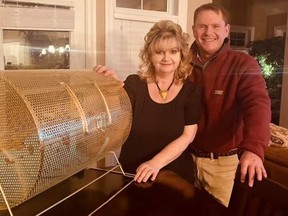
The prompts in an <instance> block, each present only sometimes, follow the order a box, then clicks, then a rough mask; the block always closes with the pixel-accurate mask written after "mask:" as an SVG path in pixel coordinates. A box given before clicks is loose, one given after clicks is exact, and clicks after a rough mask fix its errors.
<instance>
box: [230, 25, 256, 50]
mask: <svg viewBox="0 0 288 216" xmlns="http://www.w3.org/2000/svg"><path fill="white" fill-rule="evenodd" d="M253 40H254V27H250V26H235V25H231V30H230V44H231V47H232V48H233V49H237V50H243V51H244V50H245V49H246V48H247V45H248V43H249V42H250V41H253Z"/></svg>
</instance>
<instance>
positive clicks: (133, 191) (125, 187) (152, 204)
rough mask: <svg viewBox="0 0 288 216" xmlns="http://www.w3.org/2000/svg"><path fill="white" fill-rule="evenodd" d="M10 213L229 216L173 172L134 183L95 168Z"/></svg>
mask: <svg viewBox="0 0 288 216" xmlns="http://www.w3.org/2000/svg"><path fill="white" fill-rule="evenodd" d="M102 175H104V176H103V177H101V176H102ZM100 177H101V178H100ZM87 185H88V186H87ZM81 188H82V189H81ZM77 191H78V192H77ZM76 192H77V193H76ZM60 200H62V202H61V203H59V204H58V203H57V202H59V201H60ZM106 202H107V203H106ZM105 203H106V204H105ZM101 206H102V207H101ZM12 213H13V215H14V216H18V215H19V216H30V215H44V216H52V215H53V216H58V215H59V216H60V215H61V216H63V215H65V216H66V215H71V216H72V215H73V216H74V215H75V216H82V215H83V216H87V215H93V216H114V215H115V216H134V215H135V216H156V215H157V216H162V215H163V216H164V215H165V216H185V215H197V216H198V215H205V216H209V215H213V216H215V215H221V216H223V215H230V214H229V212H228V209H227V208H225V207H224V206H222V205H221V204H219V203H218V202H217V201H215V200H214V199H213V198H211V197H210V196H209V195H208V194H207V193H205V192H203V191H199V190H197V189H195V188H194V187H193V185H192V184H190V183H188V182H186V181H185V180H184V179H182V178H181V177H179V176H178V175H176V174H175V173H173V172H169V171H161V172H160V173H159V175H158V177H157V181H155V182H153V183H152V182H149V183H145V184H144V183H142V184H138V183H135V182H133V179H132V178H131V177H126V176H123V174H122V173H119V172H110V173H107V172H106V171H103V170H98V169H85V170H83V171H81V172H79V173H77V174H75V175H74V176H72V177H70V178H68V179H66V180H65V181H63V182H61V183H59V184H57V185H56V186H54V187H52V188H49V189H48V190H46V191H44V192H42V193H41V194H39V195H37V196H35V197H33V198H31V199H29V200H28V201H26V202H24V203H22V204H21V205H19V206H16V207H14V208H12ZM8 215H10V214H9V212H8V211H0V216H8Z"/></svg>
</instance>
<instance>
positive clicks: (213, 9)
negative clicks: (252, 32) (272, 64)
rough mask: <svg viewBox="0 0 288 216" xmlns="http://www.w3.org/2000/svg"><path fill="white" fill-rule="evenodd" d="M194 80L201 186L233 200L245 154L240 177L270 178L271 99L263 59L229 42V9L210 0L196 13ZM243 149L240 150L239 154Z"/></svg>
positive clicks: (221, 198)
mask: <svg viewBox="0 0 288 216" xmlns="http://www.w3.org/2000/svg"><path fill="white" fill-rule="evenodd" d="M192 29H193V35H194V37H195V42H194V43H193V44H192V46H191V51H192V53H193V60H192V64H193V66H194V67H193V75H194V76H191V80H192V81H195V82H197V83H198V84H200V85H201V86H202V89H203V98H202V100H203V104H202V115H201V120H200V123H199V129H198V132H197V135H196V138H195V141H194V142H193V143H192V145H190V150H191V152H192V155H193V159H194V161H195V164H196V166H197V178H196V179H197V181H196V186H198V187H200V188H205V190H207V191H208V192H209V193H211V194H212V195H213V196H214V197H215V198H217V199H218V200H219V201H220V202H222V203H223V204H224V205H225V206H228V204H229V200H230V195H231V192H232V188H233V183H234V176H235V171H236V169H237V166H238V164H239V161H238V155H239V156H240V166H241V168H240V170H241V181H242V182H244V181H245V179H246V176H247V178H248V184H249V186H251V187H252V186H253V183H254V178H255V177H256V178H257V179H258V180H259V181H260V180H262V178H263V177H264V178H266V177H267V174H266V170H265V168H264V166H263V160H264V150H265V149H266V147H267V146H268V142H269V137H270V130H269V123H270V118H271V111H270V99H269V96H268V93H267V90H266V84H265V81H264V79H263V77H262V75H261V71H260V68H259V65H258V63H257V62H256V61H255V60H254V59H253V58H252V57H251V56H249V55H247V54H244V53H241V52H238V51H233V50H232V49H231V48H230V45H229V39H228V36H229V30H230V25H229V24H228V23H227V12H226V11H225V10H224V9H223V8H222V7H221V6H219V5H216V4H213V3H208V4H204V5H202V6H200V7H199V8H197V9H196V10H195V13H194V25H193V27H192ZM239 153H240V154H239Z"/></svg>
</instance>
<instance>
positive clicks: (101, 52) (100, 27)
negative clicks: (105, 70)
mask: <svg viewBox="0 0 288 216" xmlns="http://www.w3.org/2000/svg"><path fill="white" fill-rule="evenodd" d="M96 8H97V11H96V13H97V20H96V36H97V41H96V43H97V53H96V56H97V64H101V65H105V34H104V33H105V0H97V3H96Z"/></svg>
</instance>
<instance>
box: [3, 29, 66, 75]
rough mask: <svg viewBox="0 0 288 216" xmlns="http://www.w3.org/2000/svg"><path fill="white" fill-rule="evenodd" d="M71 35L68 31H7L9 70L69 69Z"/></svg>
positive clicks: (5, 38) (6, 49)
mask: <svg viewBox="0 0 288 216" xmlns="http://www.w3.org/2000/svg"><path fill="white" fill-rule="evenodd" d="M69 38H70V33H69V32H65V31H38V30H4V31H3V51H4V67H5V70H17V69H69V67H70V62H69V55H70V47H69Z"/></svg>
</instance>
